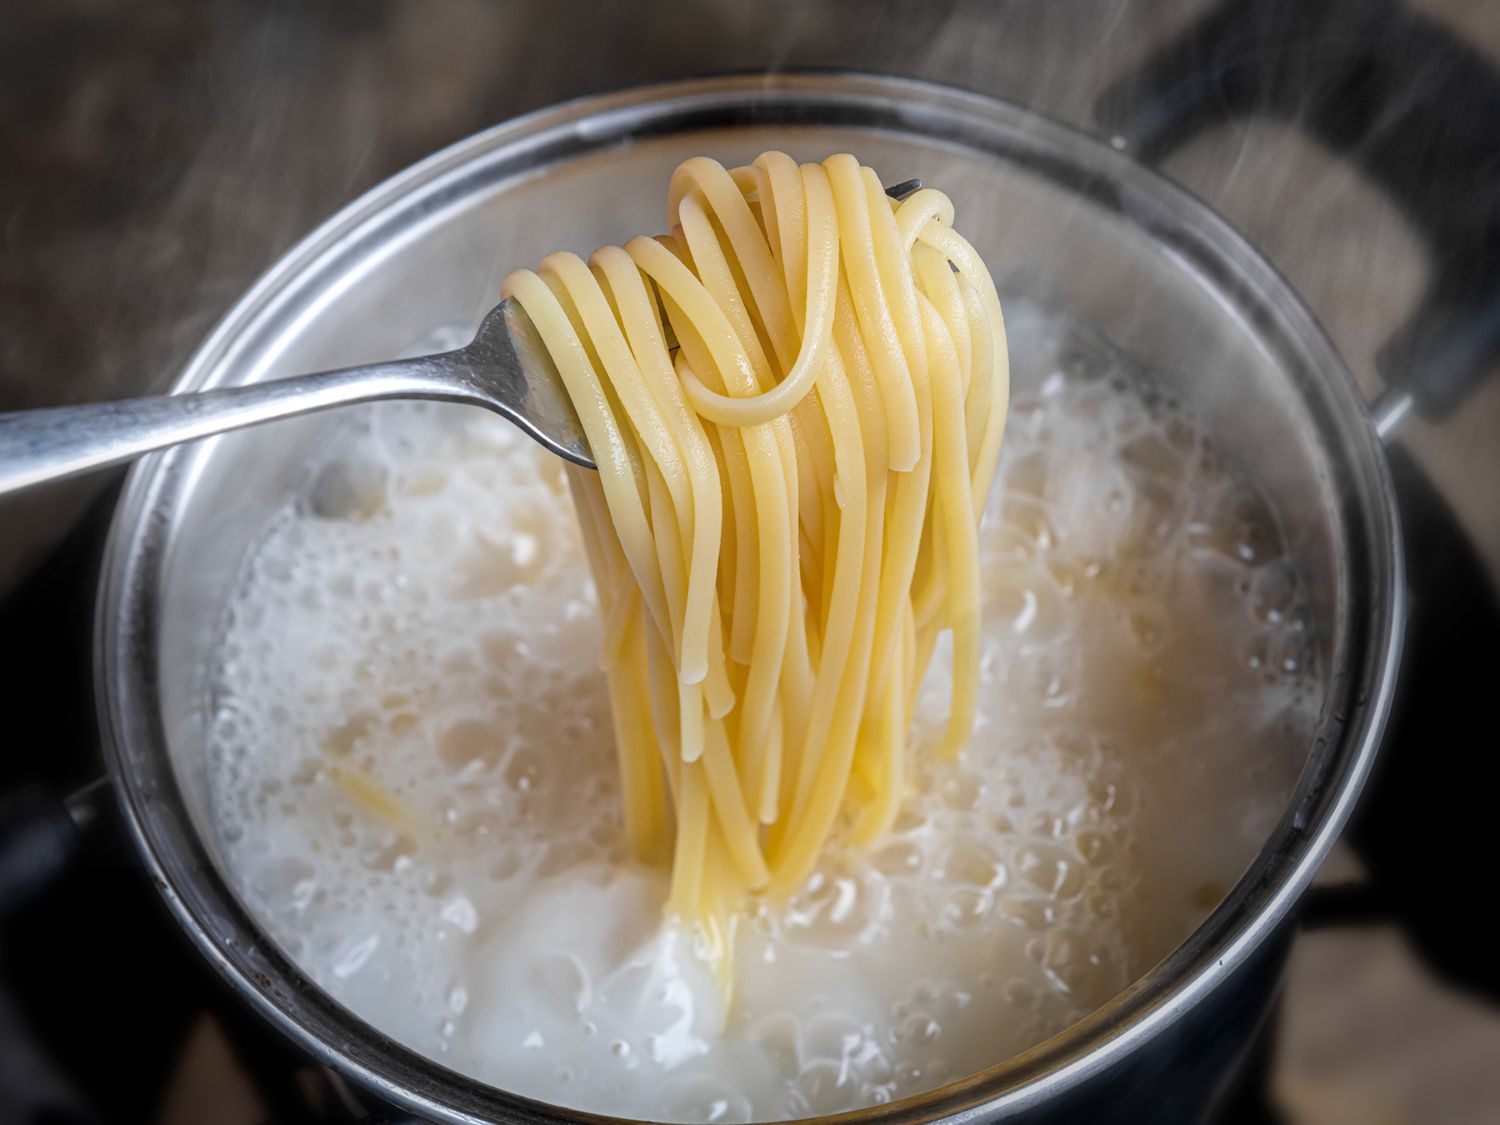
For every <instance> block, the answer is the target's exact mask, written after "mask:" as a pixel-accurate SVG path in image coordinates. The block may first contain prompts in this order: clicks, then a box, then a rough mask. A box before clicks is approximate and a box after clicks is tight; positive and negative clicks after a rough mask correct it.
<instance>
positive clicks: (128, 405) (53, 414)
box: [0, 301, 594, 495]
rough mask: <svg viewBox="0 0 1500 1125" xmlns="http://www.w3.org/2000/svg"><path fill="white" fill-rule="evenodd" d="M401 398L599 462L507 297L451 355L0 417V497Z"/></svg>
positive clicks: (587, 463)
mask: <svg viewBox="0 0 1500 1125" xmlns="http://www.w3.org/2000/svg"><path fill="white" fill-rule="evenodd" d="M402 398H417V399H433V400H437V401H440V402H459V403H464V404H466V405H469V406H483V407H486V408H487V409H490V410H493V411H494V412H495V413H496V414H499V415H502V416H503V417H505V418H509V419H510V420H511V421H512V422H514V423H515V424H516V425H517V426H518V427H519V428H520V430H521V432H522V433H524V434H526V435H527V436H528V437H531V438H533V439H534V440H535V441H536V442H537V443H538V444H539V445H541V446H542V447H543V448H544V449H546V450H548V451H549V452H551V453H555V454H557V455H558V456H559V457H565V458H567V459H568V460H569V461H572V462H574V463H575V464H578V465H583V466H584V467H585V468H593V467H594V463H593V461H592V460H590V459H589V448H588V439H587V438H586V437H585V436H584V433H583V426H582V425H581V424H580V423H579V421H578V414H577V412H576V411H575V410H574V409H573V404H572V403H571V402H570V401H569V400H568V394H567V391H566V390H564V389H563V385H562V376H561V375H559V374H558V371H557V368H556V367H555V366H554V365H553V363H552V359H551V357H550V356H549V355H548V354H547V349H546V348H544V347H543V346H542V344H541V340H540V339H539V338H538V337H537V334H536V328H535V326H534V325H533V324H532V323H531V320H530V318H529V317H527V315H526V314H525V313H524V312H523V311H521V308H520V306H519V305H516V304H515V303H514V302H512V301H502V302H501V303H500V304H499V305H497V306H496V307H495V308H494V309H493V310H491V311H490V313H489V314H488V315H487V316H486V317H485V318H484V320H483V321H482V322H481V323H480V325H479V331H478V333H477V334H476V335H475V337H474V340H473V341H472V342H471V343H470V344H468V345H466V346H465V347H462V348H458V349H457V350H455V351H451V352H441V353H439V354H437V355H424V356H416V357H414V358H412V359H397V360H387V361H385V362H383V363H366V364H360V365H358V366H355V367H344V368H340V369H339V370H337V371H319V372H315V373H313V374H310V375H294V376H291V377H290V378H285V379H271V380H268V381H267V382H264V383H253V384H251V385H250V386H247V387H223V388H220V389H219V390H213V391H190V392H186V393H182V394H175V395H158V396H155V397H152V398H135V399H126V400H125V401H123V402H100V403H91V404H89V405H87V406H59V407H54V408H52V409H50V410H28V411H20V412H17V413H12V414H0V495H4V494H5V493H7V492H15V491H19V490H20V489H22V488H26V487H28V486H30V485H35V484H42V483H45V482H46V481H52V480H62V479H64V478H67V477H72V476H77V475H78V474H80V473H86V472H89V471H90V470H92V469H102V468H105V467H106V466H108V465H118V464H121V463H122V462H125V461H130V460H133V459H134V458H136V457H139V456H140V455H141V454H142V453H150V452H153V451H155V450H158V449H165V448H167V447H168V446H172V445H179V444H181V443H182V442H185V441H196V440H198V439H199V438H205V437H210V436H212V435H214V434H222V433H227V432H228V431H230V430H239V429H244V428H245V427H247V426H259V425H263V424H265V423H266V422H275V421H278V420H280V419H282V418H295V417H296V416H298V415H300V414H311V413H313V412H314V411H318V410H330V409H332V408H333V407H336V406H350V405H353V404H354V403H359V402H379V401H382V400H385V399H402Z"/></svg>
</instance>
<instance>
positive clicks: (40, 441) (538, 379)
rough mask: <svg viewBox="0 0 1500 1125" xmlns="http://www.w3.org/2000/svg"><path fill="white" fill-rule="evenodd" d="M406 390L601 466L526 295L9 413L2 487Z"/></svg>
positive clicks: (901, 192)
mask: <svg viewBox="0 0 1500 1125" xmlns="http://www.w3.org/2000/svg"><path fill="white" fill-rule="evenodd" d="M919 187H921V183H920V181H917V180H908V181H906V182H905V183H901V184H897V185H896V186H895V187H891V188H887V189H886V192H887V194H888V195H890V196H891V197H892V198H893V199H904V198H906V196H908V195H910V194H911V193H912V192H914V191H916V190H917V189H918V188H919ZM401 398H417V399H437V400H441V401H445V402H462V403H468V404H469V405H472V406H483V407H487V408H488V409H490V410H493V411H494V412H495V413H497V414H500V415H503V416H504V417H506V418H509V419H510V420H511V421H512V422H514V423H515V424H516V425H517V426H519V427H520V428H521V430H522V432H524V433H525V434H527V435H528V436H529V437H532V438H534V439H535V440H536V441H537V442H539V443H540V444H541V445H542V446H543V447H544V448H546V449H548V450H550V451H551V452H553V453H556V454H557V455H558V456H559V457H565V458H567V459H568V460H569V461H572V462H573V463H574V464H576V465H582V466H584V467H585V468H590V469H592V468H595V467H596V466H595V465H594V462H593V460H592V458H591V457H590V456H589V446H588V440H587V439H586V438H585V437H584V433H583V427H582V425H581V424H580V423H579V421H578V414H577V412H576V411H574V409H573V404H572V402H571V401H570V400H569V398H568V395H567V392H566V390H564V388H563V383H562V377H561V376H560V375H559V374H558V371H557V368H556V366H554V364H553V363H552V359H551V357H550V356H549V355H548V354H547V349H546V348H545V347H544V346H543V345H542V341H541V337H540V336H539V334H538V333H537V330H536V326H535V325H533V324H532V323H531V319H530V318H529V317H528V316H527V315H526V314H525V312H523V311H522V309H521V308H520V306H519V305H517V304H516V303H515V302H514V301H501V302H500V304H498V305H496V306H495V308H493V309H491V310H490V312H489V314H488V315H487V316H486V317H485V318H484V320H483V322H481V323H480V325H479V331H478V332H477V333H476V334H475V336H474V339H473V341H472V342H471V343H469V344H468V345H466V346H464V347H462V348H459V349H458V350H456V351H451V352H441V353H439V354H437V355H426V356H419V357H417V358H416V359H398V360H391V361H388V362H385V363H367V364H362V365H360V366H358V367H344V368H340V369H338V370H336V371H322V372H318V373H317V374H313V375H296V376H293V377H291V378H288V379H273V380H269V381H267V382H264V383H252V384H250V385H249V386H244V387H224V388H221V389H218V390H211V391H195V392H192V393H189V394H176V395H160V396H157V397H154V398H136V399H127V400H125V401H123V402H101V403H91V404H89V405H85V406H62V407H54V408H51V409H45V410H24V411H17V412H14V413H10V414H0V495H4V494H5V493H7V492H15V491H17V490H19V489H22V488H26V487H28V486H29V485H33V484H41V483H43V482H45V481H51V480H61V479H62V478H64V477H71V476H77V475H78V474H80V473H86V472H88V471H90V470H92V469H102V468H105V467H106V466H109V465H118V464H120V463H121V462H123V461H129V460H131V459H133V458H135V457H138V456H140V455H141V454H142V453H149V452H151V451H152V450H156V449H164V448H166V447H167V446H170V445H177V444H178V443H180V442H184V441H193V440H194V439H197V438H204V437H209V436H211V435H213V434H220V433H224V432H226V431H228V430H238V429H242V428H243V427H245V426H256V425H259V424H261V423H262V422H273V421H275V420H276V419H278V418H291V417H294V416H296V415H299V414H309V413H312V412H313V411H316V410H327V409H329V408H331V407H335V406H347V405H349V404H351V403H356V402H375V401H378V400H381V399H401Z"/></svg>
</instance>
